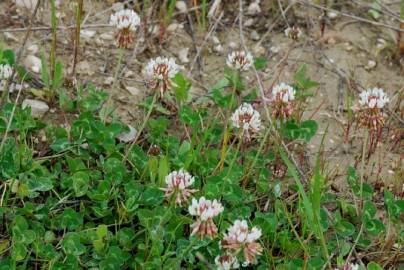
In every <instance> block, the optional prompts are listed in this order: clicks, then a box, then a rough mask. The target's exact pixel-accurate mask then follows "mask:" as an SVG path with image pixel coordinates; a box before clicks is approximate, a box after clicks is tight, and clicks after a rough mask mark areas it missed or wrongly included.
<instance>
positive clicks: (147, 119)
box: [123, 93, 158, 162]
mask: <svg viewBox="0 0 404 270" xmlns="http://www.w3.org/2000/svg"><path fill="white" fill-rule="evenodd" d="M157 95H158V94H157V93H155V94H154V96H153V101H152V103H151V105H150V107H149V111H148V112H147V115H146V117H145V118H144V119H143V123H142V126H141V127H140V129H139V130H138V132H137V134H136V138H135V139H134V140H133V142H132V143H131V145H130V146H129V148H128V150H127V151H126V153H125V157H124V159H123V162H125V161H126V160H127V159H128V155H129V153H130V151H131V150H132V148H133V146H134V145H135V144H136V142H137V140H138V139H139V137H140V135H141V134H142V132H143V129H144V128H145V126H146V123H147V122H148V121H149V118H150V115H151V114H152V112H153V108H154V105H155V104H156V100H157Z"/></svg>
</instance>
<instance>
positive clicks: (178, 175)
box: [162, 169, 197, 205]
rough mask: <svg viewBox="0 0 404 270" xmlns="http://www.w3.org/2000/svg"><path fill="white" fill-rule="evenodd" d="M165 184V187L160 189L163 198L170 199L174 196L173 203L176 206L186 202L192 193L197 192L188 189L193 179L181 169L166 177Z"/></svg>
mask: <svg viewBox="0 0 404 270" xmlns="http://www.w3.org/2000/svg"><path fill="white" fill-rule="evenodd" d="M165 182H166V184H167V187H166V188H162V190H164V191H165V196H166V197H167V198H170V197H171V196H172V195H175V203H176V204H178V205H182V203H184V202H186V201H188V198H189V197H190V196H191V195H192V193H194V192H196V191H197V190H196V189H190V188H189V187H190V186H191V185H192V184H193V183H194V182H195V178H194V177H193V176H192V175H190V174H189V173H188V172H187V171H185V170H183V169H180V170H179V171H173V172H171V173H170V174H169V175H167V176H166V178H165Z"/></svg>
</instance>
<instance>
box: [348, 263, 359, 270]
mask: <svg viewBox="0 0 404 270" xmlns="http://www.w3.org/2000/svg"><path fill="white" fill-rule="evenodd" d="M349 270H359V264H356V263H351V264H349Z"/></svg>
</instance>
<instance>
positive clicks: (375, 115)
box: [359, 88, 390, 130]
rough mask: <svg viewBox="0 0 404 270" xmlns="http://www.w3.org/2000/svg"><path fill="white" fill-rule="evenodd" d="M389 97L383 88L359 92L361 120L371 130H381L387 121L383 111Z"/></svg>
mask: <svg viewBox="0 0 404 270" xmlns="http://www.w3.org/2000/svg"><path fill="white" fill-rule="evenodd" d="M389 101H390V100H389V98H388V97H387V95H386V94H385V93H384V91H383V89H381V88H372V89H367V90H365V91H362V92H361V93H360V94H359V105H360V107H361V108H360V112H359V122H360V124H361V125H362V126H365V127H367V128H369V129H370V130H380V129H381V128H382V127H383V126H384V123H385V117H384V114H383V112H382V109H383V108H384V106H385V105H386V104H387V103H388V102H389Z"/></svg>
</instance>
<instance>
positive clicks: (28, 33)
mask: <svg viewBox="0 0 404 270" xmlns="http://www.w3.org/2000/svg"><path fill="white" fill-rule="evenodd" d="M40 3H41V1H40V0H38V2H37V3H36V6H35V9H34V12H33V13H32V15H31V17H30V19H29V23H30V24H29V26H28V28H27V32H26V34H25V37H24V40H23V42H22V45H21V48H20V50H19V51H18V53H17V58H16V61H15V64H14V66H15V67H17V66H18V64H19V63H20V61H21V56H22V54H23V52H24V48H25V45H26V44H27V41H28V38H29V35H30V33H31V28H32V25H33V20H34V18H35V16H36V14H37V12H38V9H39V4H40ZM16 72H17V69H16V68H13V73H12V74H11V76H10V78H9V79H8V80H7V83H6V86H5V88H4V92H3V95H2V97H1V100H0V106H2V105H3V103H4V102H5V101H6V99H7V97H8V93H9V90H10V87H9V86H10V85H11V83H12V82H13V80H14V76H15V73H16Z"/></svg>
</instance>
